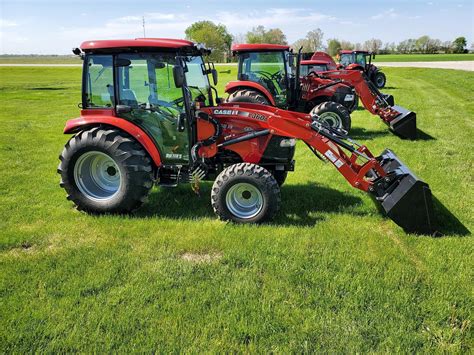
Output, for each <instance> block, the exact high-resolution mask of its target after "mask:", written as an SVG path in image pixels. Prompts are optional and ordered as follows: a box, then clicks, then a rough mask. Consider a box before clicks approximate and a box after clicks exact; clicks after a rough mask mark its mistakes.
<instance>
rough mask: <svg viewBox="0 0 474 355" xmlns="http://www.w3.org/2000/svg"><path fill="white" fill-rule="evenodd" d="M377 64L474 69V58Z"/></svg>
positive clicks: (382, 63)
mask: <svg viewBox="0 0 474 355" xmlns="http://www.w3.org/2000/svg"><path fill="white" fill-rule="evenodd" d="M375 65H378V66H380V67H404V68H406V67H413V68H438V69H457V70H468V71H474V61H473V60H469V61H465V62H380V63H377V62H376V63H375Z"/></svg>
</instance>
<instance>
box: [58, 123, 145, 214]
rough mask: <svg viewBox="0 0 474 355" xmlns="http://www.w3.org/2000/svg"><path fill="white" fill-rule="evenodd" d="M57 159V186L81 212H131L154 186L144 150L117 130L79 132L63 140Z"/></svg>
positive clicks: (94, 129)
mask: <svg viewBox="0 0 474 355" xmlns="http://www.w3.org/2000/svg"><path fill="white" fill-rule="evenodd" d="M59 159H60V160H61V162H60V163H59V166H58V173H59V174H60V175H61V183H60V186H61V187H63V188H64V189H65V190H66V192H67V199H68V200H71V201H73V202H74V204H75V205H76V207H77V209H78V210H81V211H86V212H89V213H128V212H131V211H133V210H135V209H137V208H138V207H140V206H141V205H142V204H143V202H145V201H146V199H147V196H148V194H149V192H150V189H151V188H152V186H153V168H152V164H151V160H150V158H149V157H148V155H147V153H146V152H145V151H144V149H143V148H142V147H141V145H140V144H138V143H137V142H136V141H135V140H133V139H132V138H131V137H130V136H128V135H126V134H125V133H124V132H122V131H120V130H117V129H105V128H99V127H94V128H92V129H90V130H86V131H82V132H79V133H78V134H76V135H75V136H74V137H72V138H71V139H70V140H69V141H68V142H67V143H66V145H65V147H64V150H63V151H62V153H61V155H60V156H59Z"/></svg>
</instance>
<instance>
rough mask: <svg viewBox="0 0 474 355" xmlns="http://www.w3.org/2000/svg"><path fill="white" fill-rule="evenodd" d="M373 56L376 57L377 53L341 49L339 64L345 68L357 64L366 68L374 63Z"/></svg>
mask: <svg viewBox="0 0 474 355" xmlns="http://www.w3.org/2000/svg"><path fill="white" fill-rule="evenodd" d="M372 58H375V54H373V53H371V52H367V51H350V50H341V51H340V52H339V54H338V59H339V64H341V65H342V67H343V68H345V67H347V66H348V65H351V64H356V65H358V66H360V67H362V68H364V70H366V69H367V67H368V66H370V65H371V64H372Z"/></svg>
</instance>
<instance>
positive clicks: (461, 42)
mask: <svg viewBox="0 0 474 355" xmlns="http://www.w3.org/2000/svg"><path fill="white" fill-rule="evenodd" d="M466 46H467V41H466V37H458V38H456V39H455V40H454V41H453V51H454V53H464V48H465V47H466Z"/></svg>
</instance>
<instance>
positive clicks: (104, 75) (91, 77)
mask: <svg viewBox="0 0 474 355" xmlns="http://www.w3.org/2000/svg"><path fill="white" fill-rule="evenodd" d="M84 84H85V90H84V102H83V105H84V107H85V108H109V107H110V108H111V107H113V106H114V100H115V98H114V74H113V58H112V56H111V55H90V56H88V57H87V58H86V71H85V83H84Z"/></svg>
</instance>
